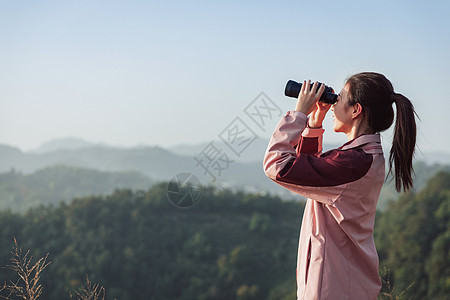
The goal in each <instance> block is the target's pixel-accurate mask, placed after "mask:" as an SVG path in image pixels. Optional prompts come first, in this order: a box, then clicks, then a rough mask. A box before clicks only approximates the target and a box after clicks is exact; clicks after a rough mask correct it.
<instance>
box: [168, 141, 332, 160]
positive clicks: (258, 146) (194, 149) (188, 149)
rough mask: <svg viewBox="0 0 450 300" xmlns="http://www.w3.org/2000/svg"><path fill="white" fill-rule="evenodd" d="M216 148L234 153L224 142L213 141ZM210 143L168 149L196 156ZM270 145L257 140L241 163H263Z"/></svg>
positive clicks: (324, 146)
mask: <svg viewBox="0 0 450 300" xmlns="http://www.w3.org/2000/svg"><path fill="white" fill-rule="evenodd" d="M212 142H213V143H214V145H215V146H217V147H218V148H220V149H223V150H224V151H225V152H230V153H233V152H232V150H230V148H229V147H228V145H227V144H225V143H224V142H222V141H212ZM209 143H210V142H204V143H200V144H179V145H176V146H173V147H170V148H168V150H170V151H171V152H173V153H175V154H179V155H190V156H194V155H197V154H198V153H200V152H201V151H202V150H203V149H204V148H205V147H206V146H207V145H208V144H209ZM268 144H269V139H265V138H257V139H256V140H254V141H253V142H252V143H251V144H250V145H249V146H248V148H246V149H245V150H244V151H242V154H241V156H240V157H239V161H240V162H262V161H263V159H264V153H265V152H266V149H267V145H268ZM337 147H339V145H335V144H324V145H323V148H324V151H326V150H329V149H333V148H337Z"/></svg>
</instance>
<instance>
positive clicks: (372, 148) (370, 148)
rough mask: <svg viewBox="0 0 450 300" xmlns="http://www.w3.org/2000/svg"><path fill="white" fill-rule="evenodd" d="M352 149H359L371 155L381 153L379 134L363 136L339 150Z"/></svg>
mask: <svg viewBox="0 0 450 300" xmlns="http://www.w3.org/2000/svg"><path fill="white" fill-rule="evenodd" d="M354 148H361V149H363V150H364V152H366V153H371V154H376V153H383V149H382V147H381V137H380V134H379V133H376V134H363V135H360V136H358V137H357V138H355V139H353V140H351V141H348V142H347V143H345V144H344V145H342V146H341V147H340V149H341V150H348V149H354Z"/></svg>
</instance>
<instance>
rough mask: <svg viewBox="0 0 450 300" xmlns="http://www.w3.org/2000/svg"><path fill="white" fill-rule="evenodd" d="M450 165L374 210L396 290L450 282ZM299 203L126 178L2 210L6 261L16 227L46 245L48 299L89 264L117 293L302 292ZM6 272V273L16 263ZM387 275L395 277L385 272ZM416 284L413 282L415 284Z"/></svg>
mask: <svg viewBox="0 0 450 300" xmlns="http://www.w3.org/2000/svg"><path fill="white" fill-rule="evenodd" d="M449 208H450V173H445V172H441V173H438V174H437V175H436V176H434V177H433V178H432V179H431V180H430V181H429V182H428V184H427V185H426V186H425V187H424V189H423V190H422V191H421V192H419V193H417V194H414V193H409V194H406V195H404V196H403V197H401V198H400V199H399V201H397V202H395V203H392V204H390V205H389V207H388V209H387V210H386V211H385V212H383V213H381V212H380V213H379V214H378V215H377V219H376V228H375V238H376V244H377V249H378V252H379V254H380V259H381V261H380V264H381V266H382V271H383V270H384V267H387V268H388V272H383V274H385V275H383V279H384V281H385V283H387V282H388V281H389V282H390V284H391V286H390V287H389V285H387V284H385V285H384V287H383V292H386V293H388V294H389V296H380V299H394V298H389V297H395V296H398V295H399V294H400V293H402V292H403V291H404V290H406V298H408V299H409V298H410V299H445V297H446V295H448V294H450V284H449V282H450V274H449V273H448V272H449V270H450V263H449V256H448V249H449V243H450V238H449V237H450V224H449V220H450V209H449ZM302 211H303V204H302V203H299V202H283V201H282V200H281V199H280V198H277V197H273V196H270V195H258V194H248V193H244V192H230V191H228V190H223V191H218V190H214V189H213V188H211V187H209V188H207V187H204V188H203V190H202V194H201V198H200V200H199V202H198V204H196V205H195V206H193V207H191V208H189V209H180V208H177V207H175V206H173V205H172V204H170V203H169V202H168V200H167V185H166V184H157V185H155V186H153V187H152V188H151V189H150V190H148V191H147V192H139V191H135V192H133V191H130V190H121V191H116V192H115V193H113V194H111V195H109V196H92V197H86V198H82V199H77V200H75V201H73V202H71V203H70V204H61V205H60V206H58V207H53V208H52V207H47V208H46V207H41V208H39V209H35V210H31V211H28V212H26V213H23V214H14V213H11V212H7V211H4V212H1V213H0V245H1V247H0V265H6V264H8V257H9V254H10V253H9V252H10V250H11V247H12V245H13V236H15V237H17V239H18V241H19V243H20V244H21V245H22V246H23V248H24V249H32V254H33V256H34V257H36V258H38V257H41V256H43V255H45V254H46V253H47V252H48V253H50V256H49V260H51V261H52V264H51V265H50V266H49V267H48V268H47V269H46V270H45V271H44V273H45V274H43V275H42V282H43V284H44V293H43V297H42V298H43V299H58V300H59V299H68V291H69V290H73V289H76V288H77V287H78V286H79V284H80V283H81V281H82V280H83V279H84V278H85V275H86V274H89V278H90V279H91V280H92V281H93V282H98V283H100V284H101V285H103V286H104V287H105V288H106V291H107V298H108V299H114V297H117V298H118V299H189V300H191V299H295V288H296V284H295V267H296V255H297V242H298V235H299V228H300V222H301V218H302ZM3 270H5V269H2V272H0V282H3V281H5V280H14V279H15V277H14V274H12V273H10V272H8V271H6V270H5V271H3ZM388 278H389V280H387V279H388ZM411 284H412V286H411V287H410V288H409V289H408V286H410V285H411Z"/></svg>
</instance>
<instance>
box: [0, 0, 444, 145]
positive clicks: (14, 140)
mask: <svg viewBox="0 0 450 300" xmlns="http://www.w3.org/2000/svg"><path fill="white" fill-rule="evenodd" d="M431 3H432V4H431ZM448 3H449V2H448V1H429V2H425V1H420V2H419V1H276V2H275V1H273V2H268V1H222V2H219V1H160V2H154V1H136V0H132V1H129V0H128V1H110V0H109V1H79V0H78V1H12V0H8V1H3V0H0V28H1V29H0V45H1V47H0V118H1V119H0V120H1V121H0V143H3V144H9V145H13V146H16V147H19V148H20V149H22V150H30V149H33V148H36V147H37V146H39V145H40V144H41V143H43V142H45V141H48V140H51V139H54V138H60V137H66V136H74V137H80V138H84V139H87V140H89V141H92V142H102V143H107V144H112V145H122V146H134V145H138V144H141V145H142V144H144V145H160V146H162V147H169V146H173V145H177V144H182V143H200V142H209V141H211V140H217V139H218V134H220V133H221V132H222V130H223V129H224V128H225V127H226V126H227V125H228V124H229V123H230V122H231V121H232V120H233V119H234V118H235V117H236V116H241V115H242V114H243V109H244V108H245V107H246V106H247V105H248V104H249V103H250V102H251V101H252V100H253V99H254V98H255V97H256V96H257V95H258V94H259V93H260V92H265V93H266V94H267V95H268V96H269V97H270V98H271V99H272V100H273V101H274V102H276V103H277V105H279V107H280V108H281V109H282V110H283V111H288V110H292V109H294V108H295V101H294V100H291V99H288V98H286V97H285V96H284V95H283V90H284V85H285V83H286V81H287V80H288V79H296V80H303V79H312V80H320V81H322V82H325V83H326V84H328V85H330V86H332V87H334V88H335V90H337V91H339V90H340V89H341V88H342V85H343V83H344V80H345V78H346V77H347V76H349V75H351V74H353V73H356V72H361V71H376V72H381V73H384V74H385V75H386V76H387V77H388V78H389V79H390V80H391V81H392V83H393V84H394V87H395V88H396V91H397V92H399V93H403V94H404V95H406V96H407V97H409V98H410V99H411V100H412V101H413V103H414V105H415V106H416V110H417V113H418V114H419V116H420V118H421V121H420V122H419V124H418V126H419V136H418V139H419V147H420V149H421V150H422V151H427V152H430V151H440V152H450V150H449V149H450V138H449V136H450V134H449V133H448V132H447V131H448V127H449V124H448V123H447V120H448V119H449V117H448V115H449V110H450V96H449V95H450V91H449V87H450V57H449V56H450V55H449V53H450V21H449V15H450V5H449V4H448ZM325 122H326V124H325V129H326V135H325V139H326V142H331V143H341V142H345V140H346V137H345V136H344V135H342V134H335V133H333V132H332V130H331V118H327V119H326V120H325ZM275 124H276V121H274V122H273V123H271V124H268V125H267V129H266V130H265V131H259V132H257V134H258V135H259V136H261V137H267V138H268V137H269V136H270V134H271V133H272V130H273V127H274V126H275ZM384 136H385V141H387V140H388V139H389V136H390V134H389V132H388V133H386V134H385V135H384Z"/></svg>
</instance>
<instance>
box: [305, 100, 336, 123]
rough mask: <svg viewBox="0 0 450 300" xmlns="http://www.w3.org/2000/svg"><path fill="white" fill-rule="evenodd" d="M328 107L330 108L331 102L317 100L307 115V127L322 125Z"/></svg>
mask: <svg viewBox="0 0 450 300" xmlns="http://www.w3.org/2000/svg"><path fill="white" fill-rule="evenodd" d="M330 108H331V104H328V103H323V102H319V101H317V102H316V107H315V108H314V110H313V111H312V112H311V113H310V115H309V119H308V126H309V127H322V122H323V119H325V115H326V114H327V112H328V110H329V109H330Z"/></svg>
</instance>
